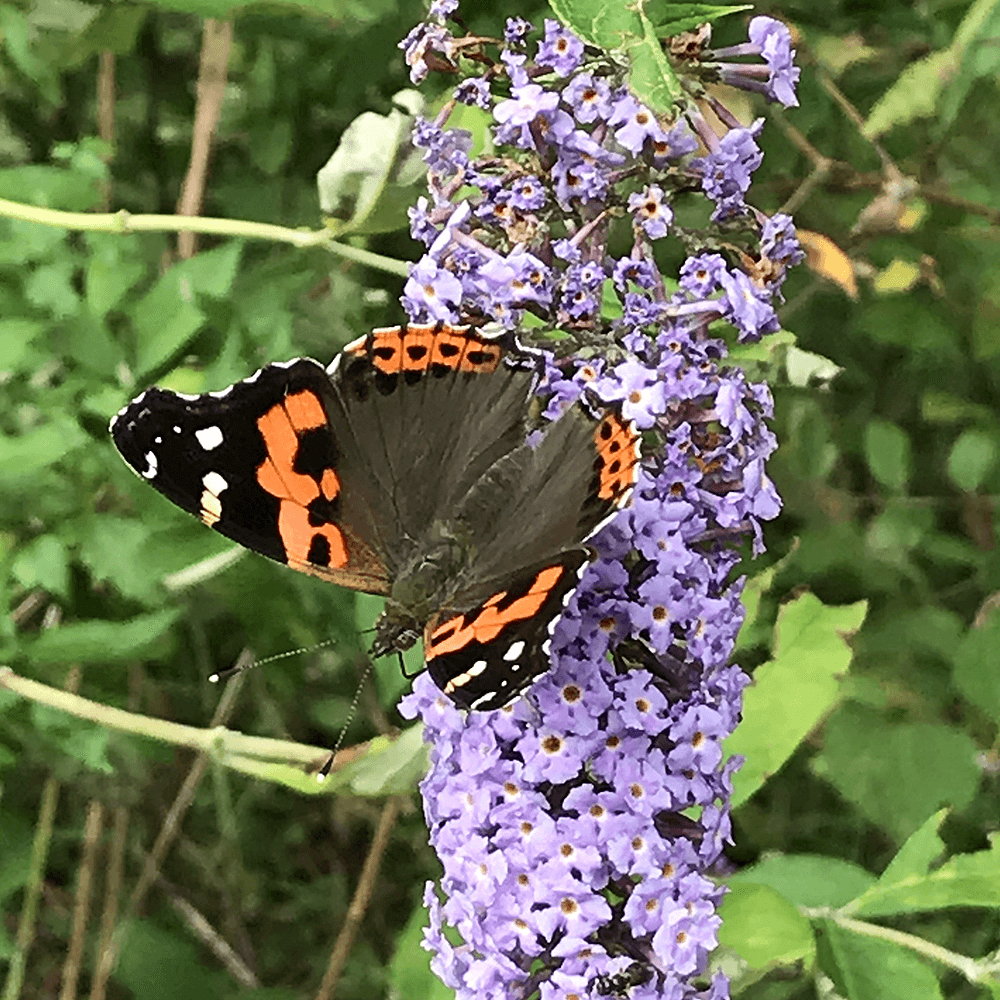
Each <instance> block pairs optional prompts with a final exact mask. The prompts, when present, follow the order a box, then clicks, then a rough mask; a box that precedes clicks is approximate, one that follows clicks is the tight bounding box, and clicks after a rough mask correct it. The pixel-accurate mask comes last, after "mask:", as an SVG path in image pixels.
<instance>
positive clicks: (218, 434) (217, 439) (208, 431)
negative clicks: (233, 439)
mask: <svg viewBox="0 0 1000 1000" xmlns="http://www.w3.org/2000/svg"><path fill="white" fill-rule="evenodd" d="M194 436H195V437H196V438H197V439H198V444H200V445H201V446H202V448H204V449H205V451H211V450H212V449H213V448H218V447H219V445H220V444H222V428H221V427H218V426H216V425H215V424H213V425H212V426H211V427H202V428H201V429H200V430H196V431H195V432H194Z"/></svg>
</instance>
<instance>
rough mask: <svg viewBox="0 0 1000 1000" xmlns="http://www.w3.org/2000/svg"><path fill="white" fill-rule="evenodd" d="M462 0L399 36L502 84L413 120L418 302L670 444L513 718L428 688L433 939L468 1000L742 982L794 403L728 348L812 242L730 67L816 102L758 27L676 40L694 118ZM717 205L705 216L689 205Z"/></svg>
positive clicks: (572, 396)
mask: <svg viewBox="0 0 1000 1000" xmlns="http://www.w3.org/2000/svg"><path fill="white" fill-rule="evenodd" d="M456 3H457V0H435V3H434V4H433V5H432V8H431V11H430V14H429V16H428V19H427V20H426V21H425V22H424V23H422V24H420V25H419V26H418V27H417V28H415V29H414V30H413V31H412V32H411V33H410V34H409V35H408V37H407V38H406V39H405V41H404V42H403V43H402V46H401V47H402V48H403V49H404V51H405V53H406V59H407V62H408V65H409V66H410V69H411V76H412V78H413V80H414V81H415V82H419V81H420V80H421V79H423V77H424V76H425V75H426V74H427V73H428V72H429V71H432V70H434V71H444V72H447V73H452V74H454V73H458V75H459V76H460V77H461V74H462V72H463V71H464V70H465V69H466V68H467V67H471V68H472V71H473V72H474V74H475V75H471V76H467V77H465V78H462V79H460V82H459V83H458V85H457V87H456V89H455V91H454V96H453V98H452V99H451V100H450V101H448V102H447V103H446V104H445V105H444V107H443V109H442V110H441V112H440V114H438V115H437V116H436V117H435V118H434V120H420V121H418V122H417V124H416V126H415V128H414V130H413V142H414V144H415V145H416V146H417V147H419V148H421V149H422V150H423V155H424V159H425V161H426V164H427V180H428V196H427V197H424V198H421V199H420V200H419V201H418V203H417V204H416V205H415V206H414V207H413V208H412V210H411V212H410V220H411V228H412V233H413V236H414V237H415V238H416V239H417V240H419V241H421V242H422V243H423V244H424V246H425V247H426V251H425V253H424V255H423V256H422V258H421V259H420V260H419V262H418V263H417V264H415V265H414V266H413V267H412V270H411V273H410V277H409V280H408V282H407V283H406V286H405V291H404V296H403V304H404V307H405V308H406V310H407V312H408V314H409V315H410V317H411V318H412V319H413V320H415V321H424V322H425V321H435V320H443V321H446V322H451V323H459V322H469V321H473V322H487V321H489V322H491V323H493V324H499V325H500V326H501V327H502V328H504V329H506V330H509V331H512V332H513V331H517V332H518V333H519V334H521V335H524V334H525V332H526V331H528V332H530V333H532V334H534V335H535V336H534V343H535V344H536V345H537V344H538V343H543V344H547V345H548V346H549V348H551V350H550V351H549V352H548V353H547V355H546V357H547V358H548V360H547V362H546V372H545V376H544V378H543V380H542V383H543V385H542V392H543V402H542V405H543V406H544V416H545V418H548V419H556V418H557V417H558V416H559V414H560V413H561V412H563V411H564V410H565V408H566V407H567V406H569V405H571V404H572V403H573V402H574V401H575V400H577V399H579V398H580V397H581V395H583V394H593V395H594V396H596V397H598V398H600V399H602V400H604V401H607V402H608V403H612V402H614V403H616V404H617V405H619V406H620V408H621V411H622V413H623V415H624V417H625V418H626V419H627V420H630V421H634V423H635V425H636V426H637V427H638V428H639V429H641V430H642V431H643V435H644V439H645V441H644V449H643V451H644V459H643V467H642V471H641V473H640V477H639V481H638V483H637V485H636V488H635V491H634V493H633V497H632V502H631V503H630V504H629V505H628V506H627V507H626V508H624V509H623V510H621V511H620V512H619V513H618V515H617V516H616V517H615V518H614V519H613V520H612V521H611V523H609V524H608V525H607V526H606V527H605V528H603V529H602V530H601V531H600V533H599V534H597V535H596V536H595V537H594V538H592V539H591V540H590V541H589V542H588V544H589V545H591V546H592V548H593V550H594V552H595V558H594V559H593V560H592V561H591V562H590V563H589V564H588V565H587V568H586V570H585V572H584V574H583V577H582V580H581V584H580V586H579V588H578V589H577V590H576V592H575V593H574V595H573V597H572V598H571V600H570V602H569V604H568V606H567V608H566V610H565V612H564V614H563V617H562V618H561V620H560V621H559V623H558V625H557V626H556V628H555V632H554V634H553V639H552V643H551V653H552V663H553V666H552V669H551V671H550V672H549V673H548V674H546V675H544V676H543V677H541V678H540V679H539V680H538V681H537V682H536V683H535V684H534V685H533V686H532V687H531V688H530V690H529V691H528V692H527V694H526V695H525V696H524V697H521V698H519V699H518V700H517V701H515V702H513V703H512V704H510V705H508V706H506V707H505V708H503V709H499V710H497V711H493V712H471V713H465V712H462V711H460V710H458V709H457V708H456V707H455V706H454V705H452V703H451V702H450V701H449V700H448V699H447V698H445V697H444V696H443V695H442V694H441V693H440V691H438V689H437V688H436V687H435V685H434V684H433V682H432V681H431V680H430V679H429V677H427V676H426V675H423V676H422V677H420V678H418V680H417V682H416V683H415V684H414V687H413V692H412V694H411V695H409V696H408V697H407V698H406V699H405V700H404V703H403V705H402V706H401V708H402V711H403V712H404V714H406V715H408V716H410V717H415V716H417V715H419V716H421V717H422V718H423V721H424V724H425V730H424V733H425V738H426V739H427V741H428V742H429V743H430V755H431V768H430V771H429V773H428V774H427V776H426V778H425V779H424V781H423V783H422V786H421V788H422V793H423V799H424V809H425V813H426V817H427V822H428V825H429V829H430V837H431V842H432V844H433V846H434V848H435V850H436V852H437V854H438V857H439V858H440V860H441V864H442V866H443V869H444V873H443V876H442V878H441V879H440V883H439V884H438V885H436V884H434V883H430V884H429V885H428V887H427V890H426V895H425V902H426V904H427V907H428V909H429V911H430V927H429V929H428V930H427V931H426V940H425V946H426V947H428V948H429V949H430V950H431V951H432V952H433V953H434V955H433V959H432V966H433V968H434V970H435V971H436V973H437V974H438V975H439V976H440V977H441V979H442V980H443V981H444V982H445V983H446V984H447V985H448V986H450V987H452V988H453V989H454V990H455V992H456V996H457V997H458V998H459V1000H465V998H469V1000H471V998H476V1000H494V998H495V1000H501V998H503V1000H510V998H523V1000H528V998H531V997H536V996H537V997H540V998H541V1000H577V998H579V1000H582V998H586V997H600V996H607V997H625V996H628V997H632V998H636V1000H644V998H681V997H705V998H709V997H711V998H719V997H725V996H728V982H727V980H726V978H725V977H724V976H723V975H722V974H720V973H717V974H715V975H714V976H709V974H708V956H709V954H710V953H711V951H712V950H713V948H715V946H716V944H717V937H716V933H717V929H718V927H719V923H720V921H719V917H718V915H717V913H716V910H717V906H718V904H719V901H720V899H721V897H722V892H723V890H722V889H721V888H720V887H719V885H718V884H717V883H716V882H715V881H714V880H713V879H712V878H711V877H710V872H711V871H712V870H713V866H716V865H717V863H718V862H719V859H720V856H721V853H722V849H723V846H724V845H725V844H726V843H727V842H729V841H730V819H729V810H728V799H729V794H730V790H731V777H732V774H733V772H734V770H735V769H736V768H737V767H738V766H739V763H740V761H739V760H738V759H736V758H730V759H728V760H726V759H724V755H723V750H722V741H723V739H724V738H725V737H726V736H727V735H728V734H729V733H730V732H732V730H733V728H734V727H735V725H736V723H737V722H738V720H739V716H740V707H741V692H742V690H743V688H744V686H745V685H746V683H747V678H746V676H745V675H744V674H743V673H742V671H741V670H740V669H739V668H738V667H735V666H731V665H729V658H730V655H731V653H732V650H733V646H734V642H735V639H736V634H737V632H738V630H739V627H740V624H741V621H742V615H743V611H742V606H741V603H740V593H741V589H742V580H739V579H738V580H735V581H734V580H733V574H734V567H735V566H736V564H737V563H738V561H739V552H738V547H739V545H740V544H741V543H743V542H744V541H747V540H749V543H750V547H751V548H752V549H753V551H754V552H755V553H759V552H760V551H762V548H763V542H762V534H761V522H762V521H764V520H767V519H768V518H773V517H774V516H775V515H776V514H777V512H778V509H779V505H780V501H779V498H778V496H777V494H776V492H775V489H774V487H773V485H772V483H771V481H770V480H769V479H768V477H767V474H766V472H765V462H766V459H767V457H768V456H769V455H770V453H771V452H772V451H773V449H774V447H775V439H774V437H773V435H772V434H771V432H770V431H769V430H768V428H767V425H766V420H767V418H768V417H770V416H771V407H772V404H771V397H770V394H769V391H768V389H767V387H766V385H763V384H754V383H752V382H750V381H749V380H748V379H747V378H746V377H745V375H744V373H743V372H742V371H741V369H740V368H738V367H736V366H733V365H731V364H727V362H726V358H727V350H728V348H727V343H731V342H736V343H747V342H753V341H757V340H758V339H759V338H760V337H761V336H763V335H765V334H767V333H770V332H772V331H775V330H777V329H778V325H779V324H778V320H777V317H776V314H775V302H776V301H779V300H780V289H781V285H782V282H783V280H784V278H785V275H786V273H787V270H788V268H789V267H790V266H791V265H793V264H795V263H797V262H798V261H799V260H800V259H801V257H802V253H801V250H800V248H799V244H798V242H797V240H796V237H795V231H794V228H793V226H792V222H791V220H790V219H789V218H788V217H786V216H782V215H774V216H771V217H768V216H766V215H764V214H763V213H762V212H760V211H758V210H757V209H756V208H754V207H753V206H752V205H751V204H750V203H749V202H748V201H747V200H746V196H747V192H748V189H749V187H750V181H751V178H752V175H753V172H754V170H755V169H756V168H757V167H758V166H759V165H760V162H761V158H762V154H761V151H760V148H759V147H758V145H757V137H758V135H759V133H760V129H761V125H762V121H761V120H758V121H755V122H753V123H752V124H750V125H742V124H740V123H739V122H738V121H737V120H736V118H735V117H734V116H733V115H732V113H730V111H729V110H728V109H727V108H726V107H725V106H724V105H723V104H722V103H721V101H720V100H719V99H718V98H717V97H716V96H714V93H715V90H714V89H713V87H712V84H713V83H717V82H724V83H727V84H729V85H730V86H735V87H743V88H744V89H747V90H751V91H755V92H757V93H761V94H764V95H766V97H768V98H769V99H771V100H777V101H780V102H782V103H783V104H785V105H791V104H795V103H796V100H795V84H796V80H797V76H798V70H797V69H796V68H795V67H794V64H793V55H794V53H793V51H792V49H791V42H790V36H789V32H788V30H787V28H786V27H785V26H784V25H782V24H781V23H780V22H778V21H776V20H773V19H772V18H768V17H755V18H753V19H752V20H751V21H750V22H749V36H750V41H749V42H747V43H745V44H742V45H736V46H732V47H729V48H725V49H717V50H713V49H712V48H711V47H710V46H711V37H710V33H709V32H708V31H707V30H706V29H700V30H698V31H695V32H691V33H688V34H686V35H683V36H678V37H677V38H674V39H672V40H670V42H669V44H668V48H667V51H668V53H669V55H670V58H671V60H672V63H673V65H674V68H675V69H676V71H677V74H678V77H679V79H680V81H681V84H682V86H683V92H684V100H683V103H682V104H680V105H679V106H678V107H677V109H676V114H675V116H674V117H673V119H672V120H668V118H667V116H664V115H662V114H660V115H658V114H655V113H654V112H653V111H652V110H650V108H648V107H646V106H644V105H643V103H641V102H640V100H639V99H638V98H637V97H636V96H635V95H634V94H633V93H632V92H631V91H630V90H629V87H628V82H627V71H626V67H625V66H624V65H623V64H622V63H621V62H619V61H618V60H617V59H616V58H614V57H613V56H612V55H609V54H608V53H605V52H602V51H599V50H597V49H593V48H591V47H589V46H587V45H585V44H584V43H583V42H582V41H581V40H580V39H579V38H577V37H576V36H575V35H574V34H573V33H572V32H570V31H569V30H567V29H566V28H565V27H563V26H561V25H560V24H559V23H558V22H556V21H552V20H547V21H545V24H544V31H543V32H542V33H541V37H540V38H539V37H538V33H537V32H535V29H534V28H533V27H532V25H530V24H528V23H527V22H526V21H524V20H522V19H520V18H513V19H511V20H508V21H507V24H506V30H505V31H504V35H503V38H502V39H499V38H498V39H485V38H482V37H477V36H469V35H465V36H457V35H455V34H453V32H452V31H451V30H450V29H449V27H448V24H449V18H450V15H451V14H452V13H453V12H454V9H455V6H456ZM459 102H460V103H463V104H467V105H471V106H475V107H478V108H480V109H482V110H483V111H484V112H487V113H488V114H489V115H490V116H491V118H492V124H491V126H490V127H491V131H492V140H493V148H492V150H491V151H490V152H488V153H485V154H483V155H480V156H476V157H473V156H472V155H471V149H472V137H471V135H470V134H469V133H468V132H464V131H462V130H460V129H455V128H449V127H448V120H449V117H450V116H451V114H452V113H453V111H454V109H455V107H456V105H457V104H458V103H459ZM709 112H711V116H709V117H707V115H708V113H709ZM710 120H714V121H715V122H716V124H715V125H714V126H713V125H712V124H710ZM718 123H721V125H719V124H718ZM720 129H721V134H720V131H719V130H720ZM706 200H707V202H706ZM698 202H701V203H703V204H707V206H708V209H709V210H708V211H702V212H701V215H700V219H701V220H702V224H701V225H700V226H697V227H696V226H694V225H693V224H690V223H688V224H682V222H681V221H679V220H681V219H685V218H692V217H695V213H694V212H693V211H692V206H694V207H695V208H697V204H698ZM709 217H710V219H709ZM705 219H709V221H708V222H707V223H706V222H705V221H704V220H705ZM659 241H665V242H666V245H667V246H670V245H673V247H675V248H676V247H680V248H681V249H682V250H683V252H684V254H685V257H686V259H685V260H684V263H683V265H682V266H681V267H680V269H679V272H678V273H677V274H676V275H665V274H663V273H662V272H661V270H660V268H659V267H658V265H657V258H656V254H655V250H656V247H657V244H658V242H659ZM612 247H614V248H616V249H614V250H612V249H611V248H612ZM727 331H728V334H727ZM727 336H728V341H727ZM546 337H548V338H549V339H547V340H546V339H545V338H546Z"/></svg>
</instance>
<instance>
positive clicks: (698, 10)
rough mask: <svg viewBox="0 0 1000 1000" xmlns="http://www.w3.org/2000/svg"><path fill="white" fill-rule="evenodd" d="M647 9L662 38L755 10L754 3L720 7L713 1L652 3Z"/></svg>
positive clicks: (657, 32)
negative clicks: (745, 11)
mask: <svg viewBox="0 0 1000 1000" xmlns="http://www.w3.org/2000/svg"><path fill="white" fill-rule="evenodd" d="M646 10H647V12H648V14H649V17H650V19H651V20H652V21H653V22H654V23H655V24H656V34H657V35H658V36H659V37H660V38H669V37H670V36H671V35H677V34H680V32H682V31H693V30H694V29H695V28H697V27H698V25H699V24H706V23H708V24H711V23H712V22H713V21H718V20H719V18H720V17H726V16H727V15H729V14H739V13H740V12H741V11H744V10H753V4H751V3H744V4H737V5H736V6H732V7H720V6H719V5H718V4H711V3H662V4H661V3H650V4H648V6H647V8H646ZM664 18H666V20H664Z"/></svg>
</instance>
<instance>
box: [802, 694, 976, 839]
mask: <svg viewBox="0 0 1000 1000" xmlns="http://www.w3.org/2000/svg"><path fill="white" fill-rule="evenodd" d="M976 753H977V748H976V745H975V744H974V743H973V742H972V740H971V739H970V738H969V736H967V735H966V734H965V733H963V732H959V731H958V730H956V729H953V728H952V727H950V726H946V725H942V724H937V723H930V722H913V723H889V722H887V721H886V720H885V719H884V718H883V717H882V716H881V715H880V714H879V713H878V712H875V711H873V710H871V709H868V708H864V707H862V706H859V705H856V704H853V703H850V704H847V705H844V706H842V707H841V708H840V709H838V710H837V712H836V713H835V714H834V715H833V717H832V718H831V719H830V721H829V723H828V724H827V732H826V744H825V746H824V749H823V752H822V753H821V754H820V755H819V756H818V757H816V758H814V760H813V765H814V768H815V770H816V772H817V773H818V774H820V775H821V776H822V777H824V778H826V779H827V780H828V781H830V782H831V783H832V784H833V785H834V786H835V787H836V788H837V790H838V791H839V792H840V793H841V794H842V795H843V796H844V797H845V798H846V799H848V800H850V801H851V802H854V803H855V804H856V805H857V806H858V808H859V809H861V811H862V812H863V813H864V814H865V815H866V816H867V817H868V818H869V819H870V820H871V821H872V822H873V823H876V824H878V825H879V826H881V827H882V828H883V829H885V830H887V831H889V833H891V834H892V835H893V836H896V837H898V838H899V839H903V838H904V837H908V836H909V835H910V834H911V833H912V832H913V831H914V830H916V829H917V827H919V826H920V824H921V823H923V822H924V821H925V820H926V819H927V817H928V816H930V815H931V814H932V813H934V812H936V811H937V810H938V809H939V808H940V807H941V805H942V803H947V804H949V805H951V806H953V807H954V808H956V809H964V808H965V807H966V806H967V805H968V804H969V803H970V802H971V801H972V798H973V796H974V795H975V792H976V788H977V787H978V785H979V779H980V774H979V768H978V767H977V765H976Z"/></svg>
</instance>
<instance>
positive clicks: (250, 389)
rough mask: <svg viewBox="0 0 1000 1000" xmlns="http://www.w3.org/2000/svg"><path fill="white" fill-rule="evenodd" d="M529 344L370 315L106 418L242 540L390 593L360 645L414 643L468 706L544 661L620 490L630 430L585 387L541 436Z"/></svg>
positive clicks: (117, 437)
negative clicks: (352, 331)
mask: <svg viewBox="0 0 1000 1000" xmlns="http://www.w3.org/2000/svg"><path fill="white" fill-rule="evenodd" d="M541 371H542V368H541V365H540V361H539V354H538V352H537V351H532V350H530V349H527V348H524V347H522V346H520V345H519V344H518V343H517V342H516V340H514V339H513V338H509V339H503V338H501V337H491V336H487V335H486V334H484V333H483V332H481V331H479V330H477V329H474V328H472V327H467V326H449V325H447V324H444V323H438V324H436V325H407V326H401V327H387V328H381V329H376V330H373V331H372V332H371V333H369V334H368V335H367V336H364V337H360V338H359V339H357V340H355V341H354V342H353V343H350V344H348V345H347V346H346V347H345V348H344V349H343V351H342V352H341V353H340V354H339V355H338V356H337V357H336V358H335V359H334V360H333V362H332V364H330V365H329V366H328V367H326V368H324V366H323V365H321V364H320V363H319V362H317V361H313V360H312V359H310V358H296V359H295V360H293V361H288V362H282V363H276V364H269V365H267V366H266V367H264V368H262V369H261V370H260V371H258V372H257V373H256V374H254V375H252V376H250V378H248V379H246V380H244V381H242V382H237V383H236V384H235V385H232V386H230V387H229V388H227V389H223V390H222V391H220V392H210V393H207V394H204V395H199V396H190V395H185V394H182V393H177V392H171V391H169V390H166V389H161V388H151V389H147V390H146V391H145V392H144V393H143V394H142V395H140V396H139V397H137V398H136V399H135V400H133V401H132V402H131V403H129V404H128V405H127V406H126V407H124V408H123V409H122V410H121V411H120V412H119V413H118V415H117V416H116V417H115V418H114V419H113V420H112V422H111V436H112V438H113V440H114V443H115V445H116V447H117V448H118V450H119V452H121V454H122V456H123V457H124V459H125V461H126V462H127V463H128V464H129V465H130V466H131V467H132V469H133V470H134V471H135V472H137V473H138V474H139V475H140V476H141V477H142V478H143V479H145V480H146V481H147V482H149V484H150V485H151V486H153V487H154V488H155V489H157V490H159V491H160V492H161V493H162V494H163V495H164V496H166V497H167V498H168V499H169V500H171V501H173V502H174V503H175V504H177V505H178V506H179V507H182V508H183V509H184V510H186V511H189V512H191V513H192V514H195V515H196V516H198V517H200V518H201V520H202V521H204V523H205V524H207V525H208V526H209V527H211V528H214V529H215V530H216V531H219V532H221V533H222V534H223V535H225V536H226V537H227V538H231V539H232V540H233V541H235V542H238V543H239V544H240V545H244V546H246V547H247V548H248V549H251V550H253V551H254V552H259V553H261V554H262V555H265V556H268V557H270V558H271V559H275V560H277V561H278V562H283V563H286V564H287V565H289V566H291V567H292V568H293V569H296V570H300V571H301V572H304V573H310V574H312V575H313V576H318V577H320V578H322V579H324V580H328V581H330V582H331V583H336V584H339V585H340V586H342V587H350V588H352V589H353V590H358V591H363V592H365V593H369V594H381V595H384V596H385V598H386V601H385V610H384V611H383V612H382V614H381V615H380V616H379V618H378V619H377V621H376V623H375V639H374V642H373V644H372V647H371V654H372V655H373V656H381V655H385V654H388V653H394V652H399V651H402V650H405V649H408V648H410V647H411V646H413V645H414V644H415V643H416V642H417V640H418V639H420V638H422V639H423V643H424V663H425V666H426V668H427V670H428V671H429V672H430V675H431V677H432V678H433V680H434V681H435V683H436V684H437V685H438V687H439V688H440V689H441V690H442V691H443V692H444V693H445V694H446V695H448V696H449V697H450V698H451V700H452V701H453V702H454V703H455V704H457V705H458V706H459V707H462V708H470V709H482V710H485V709H493V708H499V707H502V706H503V705H505V704H507V703H508V702H509V701H510V700H511V699H512V698H513V697H514V696H515V695H516V694H517V693H518V692H520V691H522V690H523V689H524V688H525V687H526V686H527V685H529V684H530V683H531V682H532V681H533V680H534V679H535V678H536V677H538V676H539V675H540V674H542V673H544V672H545V671H546V670H548V668H549V643H550V636H551V632H552V629H553V627H554V625H555V622H556V621H557V620H558V619H559V617H560V615H561V613H562V610H563V608H564V606H565V604H566V603H567V602H568V600H569V597H570V596H571V594H572V593H573V591H574V590H575V589H576V587H577V585H578V582H579V577H580V576H581V574H582V571H583V569H584V567H585V565H586V563H587V560H588V550H587V548H586V545H585V543H586V541H587V539H588V538H590V537H591V536H592V535H593V534H594V533H595V532H596V531H597V530H598V529H599V528H600V527H601V526H602V525H603V524H604V523H605V522H606V521H607V520H608V519H609V518H610V517H611V516H612V515H613V514H614V513H615V512H616V511H617V510H618V509H619V508H620V507H622V506H623V505H624V504H626V503H627V502H628V498H629V495H630V494H631V491H632V489H633V487H634V485H635V482H636V478H637V476H638V471H639V458H640V455H639V443H640V439H639V434H638V432H637V431H636V429H635V427H634V426H633V425H632V424H631V423H630V422H627V421H625V420H624V419H623V418H622V416H621V414H620V412H619V411H618V410H617V409H616V408H614V407H606V406H605V405H604V404H600V403H598V402H596V401H588V400H587V398H586V397H584V398H581V399H580V400H578V401H577V402H575V403H573V404H572V405H571V406H570V407H569V408H568V409H567V410H566V411H565V412H564V413H563V414H562V416H561V417H560V418H559V419H558V420H556V421H554V422H551V423H546V424H544V425H543V426H542V427H541V430H539V429H538V428H537V427H536V428H535V433H529V432H530V431H531V430H532V427H533V421H532V420H531V404H532V400H533V399H534V398H535V392H536V390H537V389H538V388H539V382H540V379H541V374H540V373H541Z"/></svg>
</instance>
